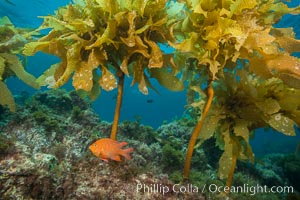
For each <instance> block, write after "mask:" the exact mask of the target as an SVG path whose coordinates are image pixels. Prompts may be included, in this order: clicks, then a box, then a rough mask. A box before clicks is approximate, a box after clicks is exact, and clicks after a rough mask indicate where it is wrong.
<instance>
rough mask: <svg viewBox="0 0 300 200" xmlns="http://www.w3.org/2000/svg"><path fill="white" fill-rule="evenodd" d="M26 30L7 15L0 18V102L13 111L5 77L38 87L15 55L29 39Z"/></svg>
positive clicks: (12, 101)
mask: <svg viewBox="0 0 300 200" xmlns="http://www.w3.org/2000/svg"><path fill="white" fill-rule="evenodd" d="M28 31H29V30H27V29H21V28H16V27H15V26H14V25H13V24H12V23H11V21H10V20H9V19H8V17H2V18H0V81H1V86H0V87H1V90H0V91H1V92H0V93H1V94H0V96H1V100H0V104H1V105H8V107H9V109H10V110H11V111H15V107H16V106H15V102H14V99H13V96H12V94H11V92H10V91H9V89H8V88H7V86H6V84H5V80H6V79H7V78H9V77H11V76H17V77H18V78H19V79H20V80H22V81H23V82H24V83H26V84H27V85H30V86H32V87H34V88H36V89H38V88H39V85H38V84H37V82H36V79H35V77H34V76H32V75H31V74H29V73H28V72H26V71H25V69H24V66H23V64H22V61H21V60H20V59H19V58H18V56H17V54H19V53H20V51H21V49H22V46H23V45H24V44H25V43H26V42H28V40H29V39H30V36H29V35H28Z"/></svg>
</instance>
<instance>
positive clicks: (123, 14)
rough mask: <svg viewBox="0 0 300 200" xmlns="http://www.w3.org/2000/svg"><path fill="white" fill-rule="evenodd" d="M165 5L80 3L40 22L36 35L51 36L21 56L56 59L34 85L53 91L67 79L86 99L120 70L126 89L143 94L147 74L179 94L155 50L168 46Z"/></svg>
mask: <svg viewBox="0 0 300 200" xmlns="http://www.w3.org/2000/svg"><path fill="white" fill-rule="evenodd" d="M165 5H166V1H165V0H159V1H150V0H148V1H129V0H125V1H90V0H86V1H83V2H82V3H81V4H75V5H68V6H66V7H62V8H60V9H59V10H58V11H57V12H56V15H54V16H46V17H43V18H44V23H43V24H42V25H41V27H40V28H39V30H40V29H45V28H51V29H52V30H51V31H50V32H49V34H48V35H46V36H45V37H43V38H41V39H40V40H39V41H37V42H32V43H29V44H27V45H26V46H25V49H24V54H26V55H33V54H34V53H36V52H37V51H44V52H46V53H50V54H54V55H56V56H58V57H60V58H61V62H60V63H59V64H55V65H53V66H52V67H51V70H49V71H47V72H45V74H44V75H43V76H42V77H41V78H40V79H39V81H40V82H41V83H42V84H44V85H49V86H50V87H53V88H58V87H60V86H62V85H63V84H65V83H66V82H67V81H68V80H69V79H70V78H71V77H72V76H73V80H72V82H73V86H74V88H75V89H76V90H84V91H86V92H88V93H89V94H90V95H93V92H94V91H99V90H98V89H93V88H99V87H101V88H102V89H104V90H107V91H110V90H113V89H114V88H116V87H117V80H116V72H117V71H118V70H119V69H120V70H121V71H122V72H123V73H124V74H126V75H127V76H132V77H133V82H132V84H134V83H137V84H138V88H139V90H140V91H141V92H142V93H144V94H148V89H147V88H148V86H149V87H152V86H151V85H149V84H150V82H149V81H148V79H149V78H150V77H148V75H147V70H149V71H150V72H149V73H150V74H151V77H154V78H156V79H158V81H160V82H162V85H164V86H166V87H167V88H169V89H172V90H182V89H183V84H182V83H181V82H180V80H179V79H178V78H177V77H176V74H172V73H171V74H170V73H169V71H168V70H166V68H169V66H170V64H168V63H170V59H168V58H169V57H168V56H167V55H165V54H164V53H163V52H162V51H161V50H160V47H159V43H167V41H168V40H172V39H171V36H170V34H169V30H168V26H167V25H168V20H169V19H168V15H167V12H166V10H165V9H164V8H165ZM152 69H153V72H151V70H152ZM154 69H155V70H154ZM95 72H96V73H95ZM99 72H100V73H99ZM163 75H165V76H166V77H169V78H170V79H171V81H172V82H173V83H176V84H175V85H174V87H173V86H172V85H170V84H168V83H166V81H164V78H162V76H163ZM49 83H50V84H49ZM98 93H99V92H98Z"/></svg>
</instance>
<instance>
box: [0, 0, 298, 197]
mask: <svg viewBox="0 0 300 200" xmlns="http://www.w3.org/2000/svg"><path fill="white" fill-rule="evenodd" d="M69 3H73V2H72V1H67V0H51V1H45V0H34V1H33V0H32V1H22V0H0V18H1V17H4V16H8V17H9V19H10V20H11V22H12V23H13V24H14V26H15V27H19V28H33V29H35V28H38V27H39V26H40V25H41V24H42V22H43V19H42V18H39V17H38V16H47V15H49V14H51V15H53V14H54V11H55V10H56V9H58V8H59V7H60V6H65V5H67V4H69ZM285 3H286V4H287V5H289V7H296V6H299V5H300V0H292V1H291V2H285ZM299 21H300V15H289V14H287V15H285V16H284V17H283V18H282V19H281V20H280V22H278V23H277V24H276V27H281V28H284V27H293V30H294V32H295V33H296V36H295V38H296V39H298V40H299V39H300V23H299ZM46 32H47V31H46ZM46 32H45V34H46ZM161 50H162V51H164V52H172V51H173V49H172V48H168V47H165V46H161ZM292 55H293V56H295V57H298V58H299V57H300V53H299V52H298V53H293V54H292ZM58 61H59V58H57V57H55V56H52V55H47V54H45V53H41V52H38V53H36V54H35V55H34V56H30V57H28V58H27V60H26V71H27V72H29V73H30V74H32V75H34V76H35V77H38V76H40V75H41V74H42V73H43V72H44V71H45V70H46V69H48V68H49V66H51V65H52V64H54V63H57V62H58ZM131 82H132V78H126V79H125V86H124V96H123V104H122V108H121V115H120V127H121V130H122V131H123V132H124V134H125V138H126V137H129V138H131V139H132V140H133V141H132V143H133V144H134V145H133V146H134V148H135V149H137V152H138V153H141V154H144V155H146V156H145V157H144V158H140V160H138V159H137V160H136V161H138V162H140V163H138V164H137V165H138V166H135V167H136V170H137V171H134V169H131V170H132V171H130V173H129V175H128V174H126V173H123V172H122V167H126V165H125V166H124V165H122V167H120V166H117V165H113V166H112V168H113V170H114V172H115V173H114V174H110V173H111V172H103V174H102V175H103V176H105V177H106V176H110V177H109V178H107V179H110V178H112V177H116V176H118V174H121V176H124V177H123V179H121V180H123V181H124V180H126V178H128V177H129V176H131V175H133V174H134V175H136V174H138V175H139V172H138V170H140V169H139V167H140V166H144V165H145V163H146V162H147V159H152V160H151V162H153V163H155V162H164V161H162V160H160V159H159V158H151V152H153V151H158V155H159V156H161V157H162V158H164V159H168V161H165V162H166V163H163V164H162V167H161V168H162V169H157V172H158V173H159V172H161V171H163V172H166V171H167V172H169V171H168V170H170V171H172V167H170V169H167V168H168V166H173V165H183V164H182V163H183V161H182V160H183V157H184V154H183V153H182V152H180V150H178V149H176V148H175V147H174V149H175V150H174V149H172V148H173V147H172V148H171V147H170V149H168V146H166V145H165V146H164V147H163V149H161V148H159V147H157V146H155V145H153V144H152V143H151V142H153V141H155V139H157V138H156V137H157V135H156V133H155V134H154V133H153V134H149V135H150V136H149V135H148V136H147V134H145V135H143V136H136V135H134V134H137V133H148V132H155V131H156V132H158V133H159V134H160V136H161V135H163V137H162V138H163V139H162V140H169V139H168V136H171V137H175V138H176V137H177V136H178V137H177V138H180V137H182V138H181V140H180V139H178V141H177V142H178V143H180V142H185V143H188V138H187V136H182V135H181V132H183V133H182V134H187V135H189V134H190V132H191V131H192V128H191V127H192V126H191V125H189V124H188V123H189V120H190V118H189V116H188V115H187V111H186V109H185V107H186V106H187V104H188V103H187V94H186V91H185V90H184V91H177V92H173V91H170V90H168V89H166V88H165V87H163V86H161V85H160V84H159V83H158V82H157V81H156V80H153V81H152V82H151V83H152V85H153V86H154V87H155V88H156V89H157V90H158V91H159V94H158V93H157V92H155V91H154V90H151V89H150V90H149V94H148V95H144V94H142V93H141V92H140V91H139V89H138V86H137V85H134V86H130V83H131ZM6 84H7V86H8V88H9V89H10V91H11V92H12V94H13V95H14V97H15V99H16V103H17V104H18V103H19V104H20V106H21V107H22V106H23V107H22V109H20V111H17V113H15V115H17V116H18V115H19V116H20V119H18V120H20V121H22V120H23V119H24V122H26V120H27V119H26V118H27V117H28V119H30V120H33V121H35V122H36V121H39V120H41V121H43V122H44V121H45V116H42V113H37V112H35V115H33V113H30V112H31V111H32V110H30V109H31V108H30V109H29V107H30V106H28V104H32V105H33V106H36V108H35V109H41V111H42V112H43V109H44V108H39V106H41V105H42V107H43V105H46V107H49V108H48V109H49V110H50V111H49V113H50V115H51V114H53V116H50V118H51V119H57V121H56V123H63V121H64V117H65V119H66V118H67V116H68V115H66V116H64V117H63V116H59V115H60V114H59V109H58V110H56V109H57V108H54V107H55V106H53V105H52V104H55V105H57V104H59V103H60V102H61V99H63V98H64V93H66V94H69V95H70V96H68V98H70V99H68V100H69V101H70V102H71V103H70V104H71V105H72V109H73V108H74V107H76V106H79V107H80V106H83V107H86V108H84V109H87V113H86V114H87V116H85V117H83V118H82V120H83V121H82V122H78V123H79V124H81V125H82V126H84V125H87V127H97V128H95V129H96V130H102V131H103V133H104V132H107V130H108V129H109V128H110V125H109V123H112V121H113V117H114V109H115V104H116V99H117V90H116V89H115V90H113V91H111V92H106V91H104V90H103V91H101V94H100V96H99V97H98V98H97V99H96V100H95V101H93V102H89V101H88V102H85V101H83V100H78V99H77V98H79V97H77V96H76V94H74V93H72V91H73V90H74V88H73V87H72V83H71V81H69V82H68V83H67V84H66V85H64V86H63V87H61V89H65V90H66V91H64V90H60V89H59V90H58V91H57V92H55V91H54V92H53V91H51V90H49V89H48V88H47V87H42V88H41V89H39V90H38V91H37V90H35V89H33V88H32V87H30V86H27V85H26V84H24V83H23V82H22V81H20V80H19V79H18V78H16V77H11V78H9V79H8V80H6ZM69 92H70V93H69ZM23 98H25V99H26V101H24V99H23ZM299 101H300V99H299ZM26 102H27V105H26ZM28 102H29V103H28ZM35 104H40V105H35ZM57 107H58V108H60V109H61V110H64V104H63V103H61V105H57ZM27 109H28V110H27ZM72 109H70V110H68V108H66V110H65V114H69V116H71V115H72V116H73V117H74V115H75V114H74V110H72ZM18 112H19V113H18ZM38 114H40V115H41V116H37V115H38ZM27 115H28V116H27ZM39 117H40V118H39ZM11 118H13V119H14V120H15V121H14V123H13V124H10V125H7V124H6V123H7V122H9V120H10V119H11ZM17 118H18V117H17ZM31 118H32V119H31ZM75 118H76V117H74V123H75V122H76V120H77V119H75ZM98 118H99V119H100V121H101V122H99V123H98ZM0 120H2V121H3V122H2V123H0V125H1V126H2V125H5V126H7V127H5V128H3V130H6V131H7V130H8V129H11V130H13V131H12V132H13V135H14V134H15V136H14V137H17V138H18V137H19V136H18V134H20V132H18V131H17V130H14V129H13V128H12V127H13V126H18V125H17V124H16V123H18V120H16V119H15V118H14V117H12V116H11V114H7V113H6V114H3V113H2V116H1V118H0ZM30 120H29V121H28V124H27V126H30ZM84 120H86V121H84ZM4 122H5V123H4ZM72 123H73V122H72ZM72 123H71V124H72ZM85 123H86V124H85ZM33 124H35V123H33ZM33 124H32V125H33ZM137 124H138V125H137ZM193 125H194V124H193ZM53 126H56V125H51V124H50V125H49V127H50V128H51V129H52V128H53ZM66 126H67V125H64V124H61V127H59V129H58V130H56V131H57V132H59V131H61V130H60V129H64V128H65V129H66V130H69V128H67V127H66ZM68 126H69V125H68ZM98 126H99V127H100V128H99V127H98ZM3 127H4V126H3ZM9 127H10V128H9ZM49 127H48V128H49ZM23 128H24V127H23ZM32 128H34V127H32ZM295 129H296V136H291V137H288V136H286V135H283V134H282V133H279V132H277V131H276V130H274V129H272V128H260V129H257V130H255V134H254V135H253V137H252V138H251V141H250V144H251V146H252V150H253V153H254V154H255V158H257V159H258V162H261V163H266V162H267V161H268V162H270V163H274V162H275V161H274V160H277V161H278V163H282V162H285V161H286V160H289V158H283V157H284V156H283V155H284V154H294V152H295V149H296V147H297V145H298V142H299V140H300V129H299V128H297V127H295ZM20 130H21V131H22V128H20ZM24 130H25V129H24ZM70 130H72V129H70ZM79 130H80V128H79V129H78V130H77V128H76V127H74V132H75V133H76V134H78V137H79V136H81V135H80V134H81V132H80V131H79ZM88 130H92V128H88ZM92 131H95V130H94V129H93V130H92ZM38 132H39V131H37V132H36V133H38ZM46 132H47V131H46ZM135 132H136V133H135ZM175 132H176V134H178V135H176V134H174V133H175ZM32 134H33V135H34V134H35V133H34V132H33V133H32ZM68 134H70V135H68ZM71 134H72V133H70V132H69V133H66V135H65V136H67V137H71ZM172 134H173V135H172ZM99 136H107V134H105V133H104V134H103V135H102V133H95V135H94V137H95V138H93V139H96V138H97V137H99ZM36 137H39V136H36ZM81 137H82V138H83V140H89V139H87V138H85V136H83V135H82V136H81ZM121 137H122V136H121ZM184 137H186V138H184ZM33 138H35V136H33ZM40 139H41V138H40ZM44 139H45V138H44ZM122 139H124V138H122ZM135 139H137V140H140V141H141V143H142V144H145V145H148V147H147V148H148V149H147V148H146V147H145V148H144V149H143V148H141V147H138V146H139V145H140V144H138V143H137V142H135V141H134V140H135ZM3 140H4V139H3ZM41 140H42V139H41ZM61 140H62V141H63V139H61ZM33 141H35V142H39V140H38V139H37V140H35V139H33ZM90 142H91V141H90ZM62 143H63V142H62ZM128 143H129V144H130V141H128ZM74 144H76V145H79V144H80V141H78V142H75V143H74ZM32 145H33V146H34V145H35V144H32ZM49 145H50V148H51V144H49ZM55 145H57V144H55ZM151 145H152V146H151ZM207 145H208V146H209V144H207ZM71 146H72V144H71ZM33 148H34V147H33ZM68 148H69V147H68ZM82 148H83V147H82ZM62 149H63V148H62ZM173 150H174V151H173ZM53 151H55V153H53V152H52V153H53V154H55V155H58V154H59V151H60V150H59V146H58V147H57V149H56V150H53ZM80 151H81V152H79V153H78V154H83V153H84V152H86V151H88V149H87V147H86V146H85V147H84V149H81V150H80ZM209 151H210V148H208V152H209ZM66 154H67V152H66ZM169 154H170V155H169ZM174 154H176V155H174ZM178 154H179V155H178ZM219 154H220V152H218V151H217V150H216V151H214V155H216V156H219ZM65 156H66V155H65ZM159 156H158V157H159ZM201 156H202V154H201V155H200V156H199V157H201ZM56 157H59V156H56ZM62 157H64V156H62ZM133 157H134V155H133ZM208 157H209V155H208ZM260 158H261V160H259V159H260ZM49 159H50V160H51V159H52V158H49ZM53 159H54V158H53ZM59 159H60V158H58V161H55V162H60V160H59ZM76 159H77V158H76ZM178 159H179V160H178ZM199 159H200V160H201V159H202V157H201V158H199ZM206 159H208V160H210V159H212V160H213V159H214V157H213V156H212V157H211V158H206ZM21 160H22V159H21ZM24 162H25V159H24ZM80 162H81V161H80V160H79V161H78V163H80ZM149 162H150V160H149ZM195 162H196V163H197V162H198V163H197V164H199V165H201V164H203V163H201V161H199V160H198V161H195ZM287 162H288V161H287ZM78 163H76V164H75V165H77V164H78ZM261 163H260V164H261ZM270 163H269V165H264V164H261V166H259V167H260V168H259V169H251V167H250V168H247V166H248V164H245V165H246V166H244V168H243V167H240V169H244V170H245V171H251V170H253V171H255V172H256V173H257V174H259V173H265V172H262V171H264V170H269V168H270ZM275 163H276V162H275ZM278 163H277V164H278ZM90 164H93V165H97V162H96V161H95V160H93V161H91V162H90V163H83V164H82V166H80V167H78V168H76V170H78V171H77V173H80V172H81V169H82V168H88V166H89V165H90ZM194 164H195V163H194ZM40 165H43V164H40ZM55 165H56V164H55ZM153 165H154V164H153ZM211 165H212V168H213V167H214V166H213V164H211ZM274 165H276V164H274ZM278 165H280V164H278ZM295 165H296V167H294V168H297V169H296V171H294V173H295V174H298V177H299V174H300V171H299V166H297V164H295ZM48 167H49V168H51V167H52V166H47V167H46V168H45V169H46V170H47V169H48ZM65 167H66V168H67V166H65ZM100 168H101V169H105V166H104V164H103V165H102V164H101V167H100ZM157 168H159V167H157ZM201 168H203V166H201ZM292 168H293V167H292ZM166 169H167V170H166ZM155 170H156V169H155ZM180 170H182V169H181V168H176V169H174V170H173V171H172V173H173V172H174V171H176V173H177V174H176V173H173V174H172V178H173V179H172V181H174V180H178V177H177V176H179V175H178V171H180ZM282 170H283V169H282ZM282 170H281V169H280V170H279V171H281V172H282ZM58 171H59V170H58ZM241 171H242V170H241ZM274 171H276V170H274ZM268 172H269V173H275V172H270V171H268ZM1 173H2V172H1V171H0V174H1ZM55 173H58V174H59V173H63V172H60V171H59V172H55ZM74 173H76V172H74ZM95 173H96V170H94V171H91V174H90V175H89V176H93V174H94V175H95ZM105 173H106V174H105ZM87 174H88V173H87ZM134 175H133V176H134ZM169 175H170V174H169ZM85 176H86V174H85ZM197 176H200V175H198V174H197V175H195V177H197ZM212 176H213V175H212ZM238 176H241V179H243V180H244V179H245V177H244V176H246V175H244V174H238ZM258 176H259V175H257V177H258ZM270 176H271V175H270ZM284 176H285V175H282V177H284ZM274 177H275V178H274ZM274 177H272V178H270V179H268V177H264V178H262V179H263V183H270V182H272V181H274V180H275V179H276V180H275V182H276V184H277V183H278V184H280V183H282V182H284V180H281V179H283V178H282V177H279V176H278V175H277V174H276V175H274ZM140 178H141V177H140ZM156 178H157V177H156ZM70 179H71V178H70ZM100 179H101V178H100ZM150 179H151V180H152V181H150ZM154 179H155V178H154V177H147V176H146V177H144V179H143V177H142V178H141V180H144V182H147V181H148V184H149V185H151V184H155V183H156V182H155V181H153V180H154ZM166 179H167V178H165V177H159V178H157V179H155V180H156V181H158V182H159V181H160V182H161V183H163V184H165V185H168V184H171V183H170V182H168V181H169V180H166ZM3 180H5V179H4V178H3V177H2V179H0V181H3ZM146 180H147V181H146ZM50 181H51V180H50ZM76 181H77V184H79V182H80V181H81V180H76ZM76 181H75V180H74V182H76ZM58 182H59V181H57V182H56V184H58ZM241 182H243V181H241ZM250 182H251V181H250ZM6 184H7V183H6ZM16 184H17V183H16ZM102 184H104V183H102ZM108 184H109V183H108ZM201 184H202V183H201ZM32 185H35V184H34V183H32ZM112 185H113V186H112V187H118V183H112ZM123 186H124V185H122V187H123ZM1 187H2V188H3V186H0V190H1ZM32 187H33V186H32ZM36 187H41V186H36ZM43 187H46V185H43ZM51 187H52V186H51ZM82 187H84V186H82ZM91 187H92V186H91ZM124 187H125V186H124ZM298 187H299V186H298ZM6 189H7V188H6ZM110 189H111V187H110V188H108V189H107V188H106V190H108V191H109V190H110ZM7 190H10V189H7ZM36 190H37V191H38V189H36ZM111 190H113V189H111ZM127 190H135V188H127ZM127 190H126V189H124V191H127ZM11 191H17V189H14V190H11ZM70 191H73V190H71V189H70ZM298 191H299V190H298ZM66 192H67V190H65V193H66ZM90 192H91V191H90ZM92 192H94V193H95V194H96V191H92ZM92 192H91V193H92ZM114 192H115V193H116V191H114ZM83 193H84V192H82V194H83ZM1 194H2V195H3V194H4V193H1ZM5 195H6V197H5V198H3V199H9V198H8V195H7V192H6V193H5ZM51 195H53V194H42V193H41V192H37V194H34V195H33V196H31V197H30V198H29V197H28V199H55V198H52V197H51ZM105 195H111V194H110V193H105ZM122 195H123V196H122ZM29 196H30V195H29ZM62 196H63V195H62ZM79 196H80V195H79ZM120 196H121V197H120ZM126 196H127V194H126V192H125V194H118V195H115V196H114V198H112V199H130V197H129V198H127V197H126ZM60 197H61V196H59V197H57V198H60ZM81 197H82V199H89V198H91V199H97V195H96V196H93V197H89V195H88V192H87V193H86V194H85V195H82V196H81ZM281 197H282V196H280V197H276V198H278V199H280V198H281ZM19 198H20V199H22V198H21V197H19ZM64 198H65V199H72V198H74V199H80V198H77V197H75V196H74V197H67V195H66V196H65V197H64ZM133 198H135V197H133ZM143 198H144V197H143V196H141V197H140V199H143ZM147 198H148V199H155V198H161V197H160V196H154V197H152V196H150V197H147ZM147 198H146V199H147ZM169 198H170V199H173V197H172V196H171V197H169ZM178 198H179V199H202V198H203V199H205V198H207V199H209V198H208V197H201V198H199V196H195V195H194V194H191V196H187V197H186V196H179V197H178ZM233 198H234V199H255V198H254V197H252V196H251V197H242V198H241V197H233ZM263 198H265V199H268V198H269V197H268V196H266V197H263ZM274 198H275V197H274ZM284 198H286V197H284ZM293 198H295V199H299V198H300V197H299V195H298V196H297V195H296V197H291V199H293ZM0 199H1V197H0ZM14 199H18V198H14ZM24 199H27V198H24ZM99 199H110V198H104V197H103V198H99ZM257 199H262V198H260V197H257ZM270 199H271V198H270Z"/></svg>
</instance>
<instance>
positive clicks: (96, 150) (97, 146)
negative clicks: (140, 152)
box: [89, 138, 133, 162]
mask: <svg viewBox="0 0 300 200" xmlns="http://www.w3.org/2000/svg"><path fill="white" fill-rule="evenodd" d="M125 145H127V142H118V141H116V140H113V139H110V138H102V139H99V140H97V141H96V142H94V143H93V144H91V145H90V146H89V149H90V150H91V152H92V153H93V154H94V155H95V156H97V157H98V158H100V159H101V160H103V161H105V162H108V159H111V160H115V161H118V162H120V161H121V158H120V155H121V156H124V157H125V159H127V160H130V153H131V152H132V151H133V148H128V149H121V148H122V147H124V146H125Z"/></svg>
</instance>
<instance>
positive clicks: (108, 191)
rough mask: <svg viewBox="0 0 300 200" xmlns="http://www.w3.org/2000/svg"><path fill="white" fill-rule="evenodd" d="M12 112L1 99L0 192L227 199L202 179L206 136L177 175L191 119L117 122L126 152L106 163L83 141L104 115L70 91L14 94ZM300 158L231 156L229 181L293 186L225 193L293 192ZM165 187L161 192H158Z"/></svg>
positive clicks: (212, 164) (211, 180)
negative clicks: (187, 171) (187, 172)
mask: <svg viewBox="0 0 300 200" xmlns="http://www.w3.org/2000/svg"><path fill="white" fill-rule="evenodd" d="M16 98H17V99H16V100H17V102H19V105H18V109H17V112H16V113H10V112H9V111H8V109H6V108H3V107H0V199H1V200H2V199H195V200H196V199H201V200H202V199H203V200H204V199H226V198H227V197H225V196H224V195H223V194H217V193H213V192H210V191H209V190H208V187H206V188H205V190H204V189H203V187H204V186H208V185H212V184H215V185H218V186H224V185H225V181H226V180H219V179H218V177H217V171H216V170H217V168H218V159H219V157H220V155H221V151H220V150H218V149H217V148H216V147H215V145H214V141H212V140H210V141H208V142H206V143H204V144H203V145H202V148H198V149H196V151H195V153H194V156H193V161H192V171H191V176H190V180H189V181H188V182H182V168H183V165H184V157H185V150H186V146H187V144H188V140H189V134H190V133H191V131H192V129H193V126H194V122H193V121H192V120H190V119H188V118H181V119H177V120H174V121H172V122H169V123H164V124H162V125H161V126H160V127H159V128H157V129H153V128H152V127H150V126H145V125H142V124H141V123H140V121H139V119H138V118H137V120H136V121H133V122H130V121H124V122H122V123H120V125H119V130H118V136H117V137H118V140H119V141H127V142H128V145H127V146H128V147H133V148H134V152H133V153H132V159H131V160H130V161H123V162H121V163H118V162H115V161H110V162H109V163H106V162H103V161H101V160H100V159H99V158H96V157H95V156H94V155H93V154H92V153H91V152H90V151H89V150H88V146H89V145H90V144H91V143H92V142H93V141H95V140H96V139H98V138H103V137H109V135H110V130H111V124H110V123H108V122H106V121H103V120H101V119H100V118H99V116H98V115H97V114H96V113H95V112H94V111H93V109H92V108H91V104H90V103H89V102H88V101H86V100H82V99H81V98H80V97H79V96H78V95H77V93H75V92H66V91H64V90H55V91H44V92H38V93H36V94H35V95H33V96H31V97H29V95H26V94H25V93H24V94H22V95H20V96H18V97H16ZM299 180H300V158H299V157H295V156H294V155H283V154H270V155H267V156H265V157H264V158H262V159H261V160H260V162H258V163H256V164H251V163H247V162H238V165H237V168H236V172H235V176H234V180H233V185H236V186H240V185H243V184H247V185H248V186H252V185H253V186H255V185H257V184H259V185H266V186H268V187H271V186H274V185H275V186H284V185H292V186H293V188H294V192H293V193H290V194H288V193H274V194H273V193H258V194H256V195H250V194H249V192H248V193H246V192H245V193H233V194H230V195H229V196H228V197H229V198H230V199H273V200H276V199H289V200H290V199H300V196H299V193H298V192H297V191H300V184H299ZM166 189H169V191H168V192H165V191H166Z"/></svg>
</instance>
